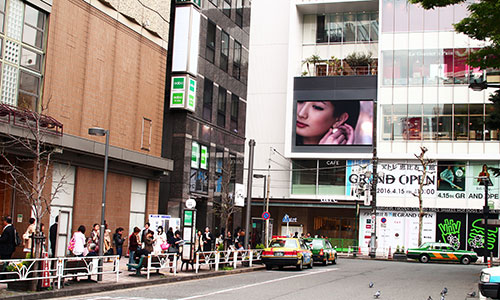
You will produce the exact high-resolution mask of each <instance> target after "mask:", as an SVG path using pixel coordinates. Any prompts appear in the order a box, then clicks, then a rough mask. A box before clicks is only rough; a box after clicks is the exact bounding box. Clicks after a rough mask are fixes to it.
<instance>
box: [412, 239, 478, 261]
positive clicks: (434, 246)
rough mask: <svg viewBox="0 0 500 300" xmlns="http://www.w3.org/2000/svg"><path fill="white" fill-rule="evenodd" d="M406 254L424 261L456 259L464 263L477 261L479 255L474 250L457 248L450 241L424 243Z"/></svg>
mask: <svg viewBox="0 0 500 300" xmlns="http://www.w3.org/2000/svg"><path fill="white" fill-rule="evenodd" d="M406 256H407V257H408V258H412V259H418V260H419V261H420V262H422V263H426V262H429V261H430V260H432V261H456V262H460V263H462V264H464V265H468V264H470V263H471V262H476V261H477V259H478V257H477V253H476V252H474V251H465V250H455V249H454V248H453V247H452V246H451V245H450V244H448V243H424V244H422V245H421V246H420V247H418V248H410V249H408V251H407V252H406Z"/></svg>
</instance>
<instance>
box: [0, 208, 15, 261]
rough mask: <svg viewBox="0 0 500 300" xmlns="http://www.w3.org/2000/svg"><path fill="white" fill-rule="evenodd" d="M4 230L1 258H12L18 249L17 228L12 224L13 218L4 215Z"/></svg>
mask: <svg viewBox="0 0 500 300" xmlns="http://www.w3.org/2000/svg"><path fill="white" fill-rule="evenodd" d="M2 225H3V231H2V235H1V236H0V259H10V258H11V257H12V253H14V250H15V249H16V229H15V228H14V226H12V218H11V217H9V216H4V217H2Z"/></svg>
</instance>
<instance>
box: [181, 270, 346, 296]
mask: <svg viewBox="0 0 500 300" xmlns="http://www.w3.org/2000/svg"><path fill="white" fill-rule="evenodd" d="M336 270H338V268H333V269H328V270H322V271H317V272H308V273H303V274H299V275H292V276H287V277H282V278H278V279H273V280H268V281H264V282H257V283H252V284H247V285H243V286H239V287H235V288H230V289H225V290H220V291H216V292H211V293H207V294H202V295H196V296H191V297H186V298H180V299H178V300H190V299H197V298H203V297H208V296H212V295H217V294H222V293H227V292H232V291H236V290H242V289H246V288H249V287H254V286H258V285H263V284H268V283H273V282H278V281H282V280H287V279H291V278H297V277H303V276H309V275H316V274H320V273H325V272H331V271H336Z"/></svg>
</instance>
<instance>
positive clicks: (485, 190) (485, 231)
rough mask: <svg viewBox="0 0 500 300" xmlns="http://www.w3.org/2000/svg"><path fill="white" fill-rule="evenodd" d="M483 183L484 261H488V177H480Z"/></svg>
mask: <svg viewBox="0 0 500 300" xmlns="http://www.w3.org/2000/svg"><path fill="white" fill-rule="evenodd" d="M482 181H483V184H484V207H483V214H484V243H483V247H484V253H483V254H484V263H487V262H488V256H489V252H490V251H489V249H488V217H489V214H490V207H489V206H488V185H489V178H488V177H486V176H485V178H483V179H482Z"/></svg>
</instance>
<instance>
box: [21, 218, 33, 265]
mask: <svg viewBox="0 0 500 300" xmlns="http://www.w3.org/2000/svg"><path fill="white" fill-rule="evenodd" d="M29 223H30V225H29V226H28V228H27V229H26V232H24V234H23V243H24V249H23V252H24V253H26V256H27V255H28V253H31V247H32V246H33V245H32V244H33V239H32V235H33V234H34V233H35V232H36V226H35V218H30V220H29Z"/></svg>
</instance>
